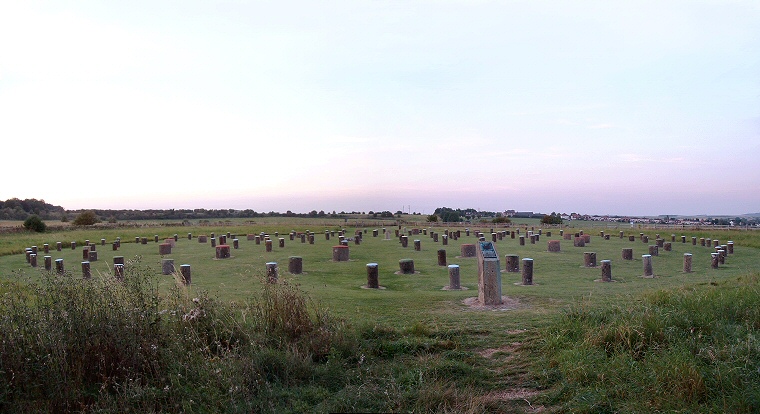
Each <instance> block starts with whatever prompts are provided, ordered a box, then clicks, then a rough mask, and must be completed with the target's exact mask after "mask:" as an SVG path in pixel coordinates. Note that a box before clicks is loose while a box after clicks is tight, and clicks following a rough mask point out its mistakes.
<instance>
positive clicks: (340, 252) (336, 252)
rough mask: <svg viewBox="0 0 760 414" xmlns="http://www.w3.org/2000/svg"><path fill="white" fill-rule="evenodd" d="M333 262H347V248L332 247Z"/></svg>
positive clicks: (341, 246)
mask: <svg viewBox="0 0 760 414" xmlns="http://www.w3.org/2000/svg"><path fill="white" fill-rule="evenodd" d="M332 253H333V261H334V262H347V261H348V257H349V251H348V246H343V245H340V246H333V249H332Z"/></svg>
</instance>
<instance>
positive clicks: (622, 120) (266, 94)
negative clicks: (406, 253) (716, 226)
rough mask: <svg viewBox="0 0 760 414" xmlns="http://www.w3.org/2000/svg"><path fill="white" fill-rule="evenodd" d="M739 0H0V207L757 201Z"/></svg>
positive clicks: (587, 206)
mask: <svg viewBox="0 0 760 414" xmlns="http://www.w3.org/2000/svg"><path fill="white" fill-rule="evenodd" d="M758 22H760V2H758V1H730V0H729V1H699V0H689V1H668V0H664V1H614V2H610V1H566V2H557V1H480V0H470V1H458V0H448V1H444V0H442V1H414V0H411V1H358V0H350V1H349V0H346V1H245V0H235V1H233V0H229V1H222V0H219V1H213V0H206V1H200V0H181V1H180V0H173V1H168V0H147V1H143V0H136V1H129V2H123V1H65V0H64V1H60V0H56V1H34V0H29V1H26V0H25V1H22V2H21V1H15V0H0V177H2V178H0V180H1V181H0V183H1V184H0V200H6V199H9V198H13V197H17V198H21V199H24V198H36V199H44V200H45V201H46V202H48V203H51V204H54V205H61V206H63V207H65V208H67V209H84V208H97V209H154V208H158V209H170V208H177V209H180V208H232V209H249V208H250V209H253V210H256V211H266V212H268V211H280V212H284V211H286V210H291V211H294V212H308V211H311V210H325V211H333V210H336V211H370V210H373V211H382V210H390V211H393V212H395V211H397V210H402V211H412V212H419V213H424V214H430V213H432V212H433V211H434V210H435V208H437V207H451V208H463V209H464V208H476V209H479V210H487V211H504V210H508V209H513V210H518V211H534V212H544V213H550V212H562V213H572V212H577V213H584V214H610V215H665V214H669V215H676V214H678V215H702V214H705V215H721V214H726V215H733V214H737V215H738V214H744V213H755V212H760V24H758Z"/></svg>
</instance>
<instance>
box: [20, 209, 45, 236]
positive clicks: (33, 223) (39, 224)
mask: <svg viewBox="0 0 760 414" xmlns="http://www.w3.org/2000/svg"><path fill="white" fill-rule="evenodd" d="M24 228H25V229H27V230H30V231H36V232H37V233H44V232H45V230H47V225H46V224H45V222H44V221H42V219H41V218H39V217H38V216H37V215H36V214H33V215H31V216H29V217H28V218H27V219H26V220H24Z"/></svg>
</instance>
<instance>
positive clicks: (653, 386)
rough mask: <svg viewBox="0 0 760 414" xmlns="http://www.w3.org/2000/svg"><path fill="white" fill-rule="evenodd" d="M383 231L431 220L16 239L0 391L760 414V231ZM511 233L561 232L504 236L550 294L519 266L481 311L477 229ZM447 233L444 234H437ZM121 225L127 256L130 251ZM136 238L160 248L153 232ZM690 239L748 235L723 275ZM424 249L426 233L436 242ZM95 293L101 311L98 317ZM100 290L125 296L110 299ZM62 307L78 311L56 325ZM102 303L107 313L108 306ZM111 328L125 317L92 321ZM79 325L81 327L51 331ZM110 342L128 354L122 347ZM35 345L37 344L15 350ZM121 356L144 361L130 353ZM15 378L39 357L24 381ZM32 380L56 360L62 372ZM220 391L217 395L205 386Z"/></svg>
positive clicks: (38, 401) (64, 399)
mask: <svg viewBox="0 0 760 414" xmlns="http://www.w3.org/2000/svg"><path fill="white" fill-rule="evenodd" d="M351 224H353V225H354V226H351ZM360 224H361V226H358V227H357V225H360ZM344 225H345V226H346V227H345V230H346V235H347V236H348V237H353V236H354V234H355V233H356V232H357V231H358V232H360V233H361V234H362V241H361V243H360V244H355V243H354V241H353V240H352V241H350V242H349V250H350V260H349V261H348V262H335V261H333V260H332V247H333V246H334V245H336V244H338V241H337V235H333V236H331V238H330V239H329V240H327V239H326V236H325V232H326V231H327V232H336V234H337V232H338V231H340V230H342V229H343V228H344V227H343V226H344ZM374 225H378V226H374ZM383 225H384V227H383ZM383 228H385V229H386V230H388V231H389V232H395V231H396V230H399V231H400V232H401V234H407V233H408V232H409V231H411V230H412V225H411V224H407V223H402V224H401V225H400V228H399V225H396V223H395V222H372V223H359V222H358V221H354V222H353V223H351V222H349V221H345V220H344V221H343V223H340V222H326V221H324V220H317V221H309V220H307V219H299V220H297V221H295V220H294V221H290V222H286V223H274V222H272V223H268V222H256V223H216V224H211V225H203V226H198V225H193V226H165V225H164V226H155V227H153V226H145V227H123V228H107V229H106V228H103V229H91V230H87V229H74V228H72V229H68V230H66V231H58V232H51V233H43V234H30V233H21V234H2V235H0V253H1V252H5V253H4V254H5V255H4V256H0V280H2V282H3V284H2V289H3V292H5V296H4V297H5V299H4V301H3V303H2V307H3V309H2V310H3V312H4V315H6V316H5V317H4V319H3V321H4V322H3V323H4V324H5V325H4V326H0V329H2V332H3V335H4V336H3V338H4V339H5V340H6V342H7V343H8V344H11V343H12V344H14V347H13V348H11V347H10V346H9V345H8V346H7V347H6V348H5V349H4V350H3V361H2V362H3V370H2V372H0V380H2V381H3V382H2V386H1V387H0V404H2V407H3V408H4V411H7V409H9V408H13V409H15V410H20V411H36V410H38V409H40V408H42V409H43V410H53V411H55V410H64V411H77V410H82V411H96V410H100V411H103V410H105V411H124V410H126V411H138V410H139V411H187V412H207V411H215V412H220V411H221V412H238V411H240V412H246V411H250V410H254V411H271V412H304V411H313V412H335V411H338V412H350V411H369V412H385V411H393V412H398V411H412V412H540V411H544V412H552V411H558V412H564V411H571V412H641V411H652V410H660V411H690V412H691V411H705V412H722V411H734V412H752V411H755V410H757V409H760V391H759V390H758V388H759V387H760V385H758V384H760V381H758V380H760V377H758V375H759V374H758V373H759V372H760V371H759V370H760V366H757V361H758V360H760V358H758V357H759V356H760V355H758V351H760V341H758V339H757V338H758V337H757V329H758V327H760V316H758V309H760V306H758V305H760V301H759V300H758V290H757V289H758V285H757V283H758V276H757V275H758V273H760V261H758V259H760V249H758V247H759V246H760V236H758V235H756V234H755V232H747V231H745V232H714V233H706V232H705V231H704V230H701V231H696V230H694V231H689V230H678V231H675V230H674V231H669V230H646V229H638V228H637V229H631V228H628V229H626V228H620V229H599V228H593V227H588V228H587V229H583V228H580V227H574V228H563V229H562V230H563V231H565V232H570V233H576V232H580V231H584V232H585V233H587V234H589V235H590V242H589V243H588V244H587V245H586V246H585V247H573V240H565V239H564V238H563V237H561V236H560V235H559V232H560V230H561V229H560V228H556V227H555V228H540V227H539V226H538V224H537V223H527V224H522V225H513V226H511V227H496V226H492V225H489V224H481V225H471V226H470V227H469V231H470V233H471V234H470V236H466V229H465V228H464V227H456V228H454V227H451V228H449V229H448V230H450V231H451V232H453V231H457V230H458V231H460V232H461V238H459V239H457V240H454V239H453V237H450V238H449V239H448V244H447V245H444V244H443V237H442V234H443V233H444V231H445V230H447V228H446V227H435V228H433V227H430V228H428V227H425V226H419V227H418V228H420V233H419V234H412V235H408V238H409V244H408V247H406V248H404V247H402V246H401V244H400V243H399V240H398V238H397V237H395V234H392V235H391V237H390V239H389V240H386V239H385V237H384V236H383ZM423 228H424V230H423ZM492 229H493V231H494V232H501V231H509V232H515V231H518V230H519V232H520V235H522V236H525V235H526V234H527V232H529V231H533V232H534V233H535V234H538V233H539V231H540V232H541V235H540V236H539V238H538V241H536V242H535V244H533V243H531V242H530V239H526V241H525V244H524V245H520V243H519V236H520V235H516V237H515V238H511V236H510V235H507V236H506V237H504V238H502V239H497V241H496V242H495V248H496V250H497V252H498V254H499V257H500V258H501V268H502V269H505V259H504V257H505V255H507V254H516V255H518V256H519V258H520V259H523V258H532V259H533V260H534V275H533V280H534V282H535V285H533V286H522V285H521V284H520V283H519V282H520V281H521V276H520V274H519V273H507V272H506V271H505V270H503V271H502V274H501V278H502V294H503V295H504V296H505V297H506V298H507V302H506V303H507V305H508V306H502V307H498V308H487V307H477V306H471V304H470V303H471V302H472V299H473V298H474V297H477V294H478V286H477V262H476V259H474V258H462V257H459V256H460V255H461V250H460V248H461V245H462V244H463V243H475V242H476V238H475V236H474V234H475V232H476V231H482V232H484V233H486V235H487V237H488V239H489V240H490V238H491V236H490V234H491V232H492ZM373 230H378V235H377V236H376V237H373ZM306 231H310V232H313V233H314V234H315V236H314V243H313V244H311V243H309V242H308V241H307V242H305V243H302V242H301V240H300V238H298V237H295V238H294V239H293V240H291V239H290V233H291V232H299V233H300V232H306ZM432 231H435V232H437V233H439V238H438V241H437V242H435V241H434V240H433V238H432V237H431V235H430V232H432ZM621 231H622V232H623V236H624V237H622V238H621V237H620V236H619V232H621ZM660 231H662V232H663V234H659V236H660V238H662V239H664V240H665V241H667V242H670V243H671V245H672V250H671V251H665V250H664V248H662V247H661V248H659V249H658V253H659V254H658V255H657V256H655V257H653V268H654V273H655V277H654V278H643V277H641V276H642V273H643V269H642V258H641V257H642V255H643V254H648V253H649V246H650V245H653V244H655V239H656V238H657V232H660ZM665 231H667V233H664V232H665ZM423 232H424V233H428V234H423ZM602 232H604V233H602ZM211 233H214V234H215V236H219V235H222V234H223V235H226V234H227V233H230V239H231V238H233V236H236V237H237V239H238V245H239V248H238V249H232V250H231V257H230V258H228V259H216V258H215V249H214V248H212V247H211V245H210V243H199V241H198V236H199V235H202V234H204V235H208V236H210V235H211ZM261 233H267V234H269V235H270V236H271V237H272V239H273V240H274V243H273V249H272V251H271V252H267V251H266V250H265V244H264V243H263V242H261V244H257V243H256V242H255V241H254V240H248V237H247V235H248V234H251V235H253V234H257V235H260V234H261ZM548 233H551V236H549V234H548ZM640 233H645V235H647V236H648V237H649V242H646V243H645V242H643V241H642V240H641V235H640ZM175 234H176V235H177V242H176V247H174V248H173V249H172V253H171V254H168V255H165V256H163V257H162V256H161V255H159V251H158V250H159V248H158V244H157V243H156V242H155V241H154V240H155V237H156V236H158V239H159V240H160V241H163V240H164V239H165V238H169V237H173V236H174V235H175ZM188 234H190V239H188ZM602 234H608V235H609V236H610V237H609V239H605V237H603V236H602ZM629 235H633V236H634V239H635V240H634V241H629V240H628V236H629ZM682 235H684V236H686V239H687V242H686V243H682V242H681V236H682ZM117 237H120V238H121V241H122V242H121V247H120V248H119V249H118V251H113V249H112V245H111V243H112V242H113V241H114V240H115V239H116V238H117ZM136 237H138V238H142V237H146V238H148V243H147V244H142V243H135V238H136ZM692 237H697V239H699V238H710V239H718V240H720V244H726V242H727V241H728V240H733V241H734V242H735V253H733V254H730V255H728V256H727V258H726V262H725V263H724V264H721V265H720V266H719V267H718V268H712V267H711V255H710V254H711V253H712V252H714V249H713V248H712V247H706V246H705V247H703V246H701V245H699V243H698V244H697V245H696V246H695V245H692V242H691V240H692V239H691V238H692ZM279 238H282V239H283V242H284V247H279V243H278V239H279ZM671 238H674V240H675V241H671ZM101 239H104V240H105V244H104V245H101ZM86 240H89V241H90V242H92V243H95V244H96V250H97V252H98V260H97V261H93V262H91V269H92V273H93V275H94V276H93V279H92V280H93V281H98V282H97V283H88V282H85V281H82V278H81V269H80V262H81V261H82V247H81V246H83V245H84V243H85V241H86ZM414 240H419V241H420V246H421V248H420V250H419V251H417V250H415V249H414ZM548 240H560V245H561V250H560V252H558V253H554V252H549V251H547V242H548ZM72 241H74V242H76V246H77V247H76V248H74V249H72V248H71V242H72ZM56 242H61V243H62V245H63V249H62V250H61V251H57V250H56V249H55V246H56ZM44 243H48V245H49V246H51V251H50V253H49V255H50V256H51V257H52V259H53V260H54V259H58V258H61V259H63V261H64V263H65V267H66V275H64V276H59V277H56V276H55V275H52V274H50V273H47V272H44V271H41V270H40V269H39V268H37V269H33V268H31V267H30V266H29V264H28V263H27V262H26V257H25V255H24V254H23V253H21V252H23V249H24V248H25V247H30V246H32V245H35V246H37V248H38V249H40V250H41V249H42V246H43V244H44ZM228 243H229V244H230V245H231V244H232V242H231V240H228ZM623 248H632V249H633V258H634V259H633V260H623V259H622V256H621V251H622V249H623ZM439 250H444V251H445V252H446V257H447V262H448V263H447V264H458V265H459V266H460V275H461V284H462V286H463V287H465V288H467V289H466V290H459V291H452V290H444V287H445V286H446V285H448V283H449V274H448V268H447V267H445V266H439V265H438V254H439V253H438V252H439ZM586 252H593V253H595V255H596V258H597V262H598V263H601V261H602V260H611V264H612V278H613V280H614V281H613V282H611V283H604V282H601V281H599V279H600V278H601V269H600V267H599V266H594V267H585V266H584V253H586ZM9 253H14V254H9ZM684 253H691V254H692V255H693V256H692V257H693V259H692V260H693V272H692V273H683V260H684V259H683V258H684ZM42 256H43V253H40V257H42ZM114 256H123V257H124V258H125V259H127V261H128V263H129V266H128V270H129V272H128V274H127V276H126V277H125V279H126V280H127V282H125V283H121V284H119V283H114V282H113V280H114V278H113V276H112V274H113V267H112V266H113V265H112V260H113V257H114ZM292 256H297V257H300V258H302V260H303V272H304V273H303V274H301V275H290V274H289V273H288V271H287V270H288V261H289V258H290V257H292ZM162 258H171V259H173V260H174V263H175V266H177V267H179V265H180V264H190V265H191V269H192V284H191V285H190V286H189V287H184V286H181V284H178V283H177V278H176V275H174V276H172V275H169V276H165V275H161V260H162ZM402 259H413V260H414V267H415V270H416V272H415V274H413V275H403V274H398V273H399V272H398V271H399V261H400V260H402ZM271 262H276V263H278V267H279V283H278V284H277V285H276V286H273V285H270V284H267V283H265V279H266V263H271ZM39 263H40V266H42V260H40V261H39ZM368 263H377V264H378V269H379V277H378V280H379V284H380V285H381V287H382V288H381V289H366V288H365V286H364V285H366V283H367V270H366V265H367V264H368ZM122 290H123V291H122ZM63 292H65V295H64V293H63ZM99 292H100V293H99ZM103 292H109V293H105V294H104V293H103ZM117 293H118V294H117ZM111 294H112V295H115V296H112V297H106V296H107V295H111ZM104 295H105V296H104ZM52 299H55V300H52ZM104 301H105V302H104ZM85 303H90V304H89V305H86V306H87V307H88V309H91V311H90V312H89V313H87V312H82V311H81V308H82V307H83V306H85ZM93 303H94V304H101V305H102V306H103V307H108V306H112V307H115V309H111V310H110V311H109V312H111V313H109V312H106V311H105V310H103V309H98V310H97V311H96V310H95V308H93V307H92V306H94V305H93ZM113 303H116V305H109V304H113ZM119 303H121V305H125V304H126V305H128V306H126V305H125V306H121V305H119ZM42 304H44V305H45V306H42ZM43 308H44V309H43ZM51 309H53V310H57V311H58V314H57V315H56V316H55V317H53V316H51V313H50V310H51ZM76 309H79V310H80V311H76ZM119 309H121V310H120V311H118V312H117V310H119ZM130 309H132V310H130ZM135 309H137V310H139V312H138V314H135V313H133V311H134V310H135ZM43 310H44V312H43ZM122 311H123V312H122ZM98 312H104V313H103V314H100V315H99V314H98ZM9 315H10V316H9ZM14 315H15V318H16V319H14V318H13V317H12V316H14ZM62 315H66V318H69V317H71V316H72V315H78V318H79V319H77V320H72V319H66V318H64V316H62ZM98 315H99V316H98ZM193 315H195V316H193ZM95 316H97V317H99V318H101V319H88V318H93V317H95ZM62 318H64V319H62ZM122 318H129V319H130V320H129V321H125V320H123V319H122ZM133 318H137V320H133ZM146 318H147V319H146ZM140 321H148V322H153V324H150V323H148V324H147V325H146V324H142V323H141V322H140ZM96 322H97V323H96ZM98 324H99V325H106V326H108V325H109V324H113V325H114V326H115V327H116V326H121V328H120V329H116V328H114V330H106V328H105V327H102V326H101V329H100V330H98V329H95V328H94V327H92V326H91V325H98ZM56 326H57V327H58V328H56ZM61 326H64V327H67V328H66V329H68V333H69V334H68V336H66V335H64V336H61V335H60V334H56V333H55V332H50V330H51V329H52V330H56V329H58V330H59V328H60V327H61ZM116 332H121V333H120V334H117V333H116ZM125 332H126V333H125ZM129 332H131V333H129ZM96 334H102V335H105V338H104V339H97V335H96ZM94 335H95V336H94ZM108 335H110V336H111V339H113V338H114V337H116V338H118V339H119V342H120V343H123V344H125V345H115V344H114V343H111V342H108V339H107V338H108V337H109V336H108ZM122 335H124V337H122ZM130 335H131V336H130ZM72 338H73V339H72ZM77 338H79V339H77ZM141 338H142V339H141ZM145 338H147V339H145ZM76 341H80V342H76ZM99 341H100V342H99ZM151 341H153V343H151ZM93 344H98V345H97V346H95V345H93ZM20 346H21V347H22V349H25V351H24V352H25V353H24V354H23V355H22V354H18V353H17V352H16V353H14V351H13V349H16V348H18V347H20ZM120 346H126V347H128V348H127V349H120V348H118V347H120ZM153 347H155V349H154V348H153ZM114 348H115V349H114ZM88 350H89V351H88ZM117 351H118V353H127V354H129V355H133V356H134V357H135V358H136V360H131V359H129V358H126V359H124V358H116V357H115V356H114V355H115V354H113V353H114V352H117ZM77 352H79V353H82V354H83V355H85V356H86V355H88V352H91V355H90V357H91V358H92V359H85V360H77V359H76V358H72V357H71V355H72V354H76V353H77ZM45 355H48V356H47V357H45ZM97 355H100V356H101V357H100V359H98V358H97ZM104 355H105V356H104ZM45 358H47V359H45ZM28 360H30V361H31V362H29V361H28ZM104 361H106V362H107V363H106V362H104ZM77 364H80V365H77ZM81 364H85V367H86V366H87V365H86V364H94V365H95V367H96V368H93V369H95V371H97V372H100V374H99V375H95V376H93V377H92V378H90V377H88V375H86V372H85V370H84V367H83V366H82V365H81ZM32 368H33V369H32ZM9 369H17V370H24V371H25V374H24V375H23V378H24V381H22V382H19V378H20V377H22V376H21V374H20V373H19V372H18V371H13V372H11V371H9ZM120 370H121V371H120ZM33 372H38V373H47V374H45V375H46V376H47V379H45V378H40V377H35V376H34V375H33ZM74 374H77V375H79V376H77V375H74ZM190 376H192V377H193V378H189V377H190ZM72 378H75V379H76V381H74V382H71V383H70V384H69V385H68V386H67V387H66V386H65V387H61V386H60V384H59V385H55V384H54V383H52V382H49V381H52V380H53V379H55V380H57V381H63V382H66V381H72ZM675 379H678V381H676V380H675ZM167 387H168V388H167ZM201 392H202V393H204V396H200V395H196V393H201ZM151 401H154V402H151ZM57 404H58V405H57ZM60 404H63V405H60Z"/></svg>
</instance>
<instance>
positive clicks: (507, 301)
mask: <svg viewBox="0 0 760 414" xmlns="http://www.w3.org/2000/svg"><path fill="white" fill-rule="evenodd" d="M464 304H465V305H466V306H467V307H468V308H470V309H471V310H514V309H518V308H521V307H523V305H521V303H520V301H519V300H517V299H515V298H510V297H507V296H502V297H501V304H500V305H483V304H481V303H480V301H479V300H478V298H477V297H473V298H467V299H465V300H464Z"/></svg>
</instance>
